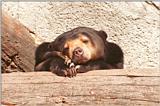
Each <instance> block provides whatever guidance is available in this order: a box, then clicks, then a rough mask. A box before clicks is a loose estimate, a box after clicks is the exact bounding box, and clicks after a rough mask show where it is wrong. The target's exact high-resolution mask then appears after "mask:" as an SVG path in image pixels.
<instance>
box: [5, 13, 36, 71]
mask: <svg viewBox="0 0 160 106" xmlns="http://www.w3.org/2000/svg"><path fill="white" fill-rule="evenodd" d="M2 35H3V36H2V54H3V55H2V61H3V66H2V68H3V70H2V72H6V70H5V69H6V67H7V66H9V65H10V64H11V63H14V64H15V65H16V66H17V68H18V69H19V70H20V71H33V69H34V52H33V51H35V48H36V47H35V42H34V39H33V38H32V37H31V34H30V31H29V29H27V28H26V27H25V26H23V25H22V24H21V23H20V22H19V21H17V20H15V19H13V18H12V17H10V16H8V15H7V14H6V13H5V12H2ZM6 57H7V58H6ZM8 58H9V59H10V61H8V60H9V59H8Z"/></svg>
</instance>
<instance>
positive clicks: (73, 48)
mask: <svg viewBox="0 0 160 106" xmlns="http://www.w3.org/2000/svg"><path fill="white" fill-rule="evenodd" d="M106 39H107V34H106V32H105V31H102V30H100V31H97V30H94V29H92V28H88V27H77V28H74V29H72V30H70V31H68V32H65V33H63V34H61V35H60V36H58V37H57V38H56V39H55V40H54V41H52V42H44V43H42V44H40V45H39V46H38V47H37V49H36V52H35V60H36V63H35V71H52V72H53V73H55V74H57V75H59V76H68V77H73V76H76V74H77V73H83V72H87V71H91V70H98V69H122V68H123V63H124V56H123V51H122V49H121V48H120V47H119V46H118V45H117V44H115V43H112V42H108V41H107V40H106Z"/></svg>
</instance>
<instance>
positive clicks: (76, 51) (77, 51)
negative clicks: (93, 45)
mask: <svg viewBox="0 0 160 106" xmlns="http://www.w3.org/2000/svg"><path fill="white" fill-rule="evenodd" d="M83 53H84V51H83V49H82V48H80V47H77V48H75V49H74V51H73V55H75V56H77V57H80V56H82V55H83Z"/></svg>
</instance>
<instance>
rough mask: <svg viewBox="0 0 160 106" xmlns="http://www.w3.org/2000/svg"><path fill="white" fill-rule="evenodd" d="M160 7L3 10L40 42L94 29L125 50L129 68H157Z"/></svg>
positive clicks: (27, 5)
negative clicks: (72, 30) (69, 31)
mask: <svg viewBox="0 0 160 106" xmlns="http://www.w3.org/2000/svg"><path fill="white" fill-rule="evenodd" d="M158 5H159V3H156V4H152V3H151V4H150V3H146V2H113V3H111V2H109V3H108V2H4V3H3V4H2V8H3V10H5V11H7V12H8V13H9V14H10V15H12V16H13V17H15V18H17V19H19V20H20V21H21V22H22V23H23V24H24V25H25V26H27V27H28V28H29V29H31V30H32V31H33V32H35V33H36V34H37V35H38V37H37V36H35V38H36V42H37V43H40V42H42V41H52V40H54V39H55V37H57V36H58V35H59V34H61V33H63V32H65V31H68V30H70V29H72V28H75V27H77V26H87V27H92V28H94V29H97V30H104V31H106V32H107V34H108V36H109V37H108V40H109V41H113V42H116V43H117V44H119V45H120V46H121V47H122V49H123V51H124V55H125V67H126V68H142V67H156V68H158V67H159V65H158V64H159V61H160V60H159V59H160V57H159V56H160V54H159V53H160V48H159V44H160V42H159V38H160V33H159V29H160V23H159V21H160V20H159V19H160V8H159V7H158ZM38 38H39V39H38ZM40 39H41V40H40Z"/></svg>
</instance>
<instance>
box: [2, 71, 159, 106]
mask: <svg viewBox="0 0 160 106" xmlns="http://www.w3.org/2000/svg"><path fill="white" fill-rule="evenodd" d="M139 71H140V70H133V69H132V72H131V70H129V69H123V70H97V71H91V72H88V73H83V74H78V75H77V76H76V77H73V78H67V77H66V78H65V77H59V76H56V75H54V74H53V73H51V72H28V73H20V72H18V73H9V74H2V77H3V79H2V101H3V102H5V103H6V102H7V103H11V104H16V105H20V106H22V105H23V106H28V105H32V106H33V105H36V106H37V105H38V106H39V105H40V106H41V105H43V106H53V105H56V106H61V105H64V106H68V105H74V106H75V105H80V106H86V105H87V106H96V105H97V106H99V105H112V106H114V105H127V106H128V105H129V106H130V105H142V106H144V105H145V106H146V105H147V106H158V105H160V93H159V92H160V77H159V76H158V75H159V73H160V71H159V70H152V69H148V70H147V69H145V70H144V69H142V72H139ZM143 71H144V73H143ZM151 72H152V74H150V73H151ZM115 73H117V74H115ZM124 73H125V74H124ZM126 73H127V74H126ZM133 73H134V74H136V75H133ZM153 73H156V75H157V74H158V75H157V76H156V75H155V74H153ZM130 74H131V75H132V77H130ZM128 75H129V77H128ZM143 75H144V76H143ZM133 76H136V77H133Z"/></svg>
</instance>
